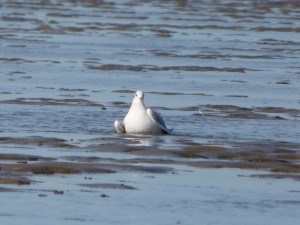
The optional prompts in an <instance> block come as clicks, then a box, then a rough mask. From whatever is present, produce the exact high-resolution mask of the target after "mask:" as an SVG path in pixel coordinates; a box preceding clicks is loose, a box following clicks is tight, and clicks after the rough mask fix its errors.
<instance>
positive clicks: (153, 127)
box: [114, 91, 172, 134]
mask: <svg viewBox="0 0 300 225" xmlns="http://www.w3.org/2000/svg"><path fill="white" fill-rule="evenodd" d="M143 100H144V93H143V92H142V91H136V92H135V94H134V97H133V100H132V104H131V107H130V109H129V111H128V113H127V115H126V116H125V118H124V121H123V122H120V121H118V120H116V121H115V123H114V126H115V129H116V132H117V133H119V134H121V133H133V134H171V133H172V130H169V129H168V128H167V127H166V124H165V122H164V120H163V119H162V117H161V116H160V115H159V114H158V113H157V112H155V111H154V110H153V109H151V108H146V107H145V105H144V101H143Z"/></svg>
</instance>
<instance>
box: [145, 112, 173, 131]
mask: <svg viewBox="0 0 300 225" xmlns="http://www.w3.org/2000/svg"><path fill="white" fill-rule="evenodd" d="M147 114H148V115H149V117H150V118H151V119H152V121H154V122H155V123H156V124H157V125H158V127H159V128H160V129H162V131H163V133H165V134H170V133H171V130H169V129H168V128H167V127H166V124H165V122H164V120H163V118H162V117H161V116H160V114H159V113H157V112H155V111H154V110H153V109H151V108H148V109H147Z"/></svg>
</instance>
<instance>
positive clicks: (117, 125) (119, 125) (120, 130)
mask: <svg viewBox="0 0 300 225" xmlns="http://www.w3.org/2000/svg"><path fill="white" fill-rule="evenodd" d="M114 126H115V129H116V132H117V133H118V134H123V133H126V130H125V124H124V123H123V122H120V121H118V120H116V121H115V123H114Z"/></svg>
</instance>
